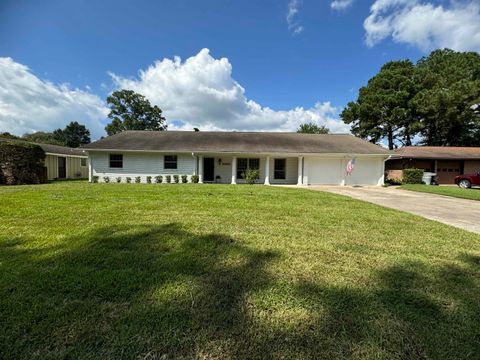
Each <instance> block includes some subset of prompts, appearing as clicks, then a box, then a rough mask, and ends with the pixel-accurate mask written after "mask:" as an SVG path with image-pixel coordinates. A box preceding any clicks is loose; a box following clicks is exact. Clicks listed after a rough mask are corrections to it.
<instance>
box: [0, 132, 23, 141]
mask: <svg viewBox="0 0 480 360" xmlns="http://www.w3.org/2000/svg"><path fill="white" fill-rule="evenodd" d="M0 138H2V139H10V140H19V139H20V138H19V137H18V136H16V135H13V134H10V133H9V132H3V133H0Z"/></svg>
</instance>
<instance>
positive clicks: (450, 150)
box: [385, 146, 480, 184]
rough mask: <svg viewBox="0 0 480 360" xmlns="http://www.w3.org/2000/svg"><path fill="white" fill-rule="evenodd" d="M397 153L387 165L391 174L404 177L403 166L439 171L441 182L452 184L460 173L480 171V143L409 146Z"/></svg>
mask: <svg viewBox="0 0 480 360" xmlns="http://www.w3.org/2000/svg"><path fill="white" fill-rule="evenodd" d="M395 153H396V156H395V158H393V159H390V160H388V161H387V163H386V165H385V169H386V170H387V176H388V177H390V178H401V176H402V170H403V169H407V168H417V169H423V170H425V171H428V172H433V173H436V174H437V177H438V182H439V183H440V184H453V183H454V182H453V179H454V178H455V176H457V175H462V174H471V173H475V172H477V171H480V147H453V146H443V147H442V146H406V147H403V148H400V149H397V150H395Z"/></svg>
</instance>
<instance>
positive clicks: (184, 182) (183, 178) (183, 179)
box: [182, 175, 188, 184]
mask: <svg viewBox="0 0 480 360" xmlns="http://www.w3.org/2000/svg"><path fill="white" fill-rule="evenodd" d="M187 182H188V178H187V175H182V183H183V184H186V183H187Z"/></svg>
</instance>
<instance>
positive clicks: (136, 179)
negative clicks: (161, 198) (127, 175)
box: [135, 176, 142, 184]
mask: <svg viewBox="0 0 480 360" xmlns="http://www.w3.org/2000/svg"><path fill="white" fill-rule="evenodd" d="M141 182H142V178H141V177H140V176H135V183H136V184H140V183H141Z"/></svg>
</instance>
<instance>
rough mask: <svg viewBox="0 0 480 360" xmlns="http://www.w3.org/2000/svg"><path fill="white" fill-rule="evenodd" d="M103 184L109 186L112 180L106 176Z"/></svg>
mask: <svg viewBox="0 0 480 360" xmlns="http://www.w3.org/2000/svg"><path fill="white" fill-rule="evenodd" d="M103 182H104V183H107V184H108V183H109V182H110V178H109V177H108V176H104V177H103Z"/></svg>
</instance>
